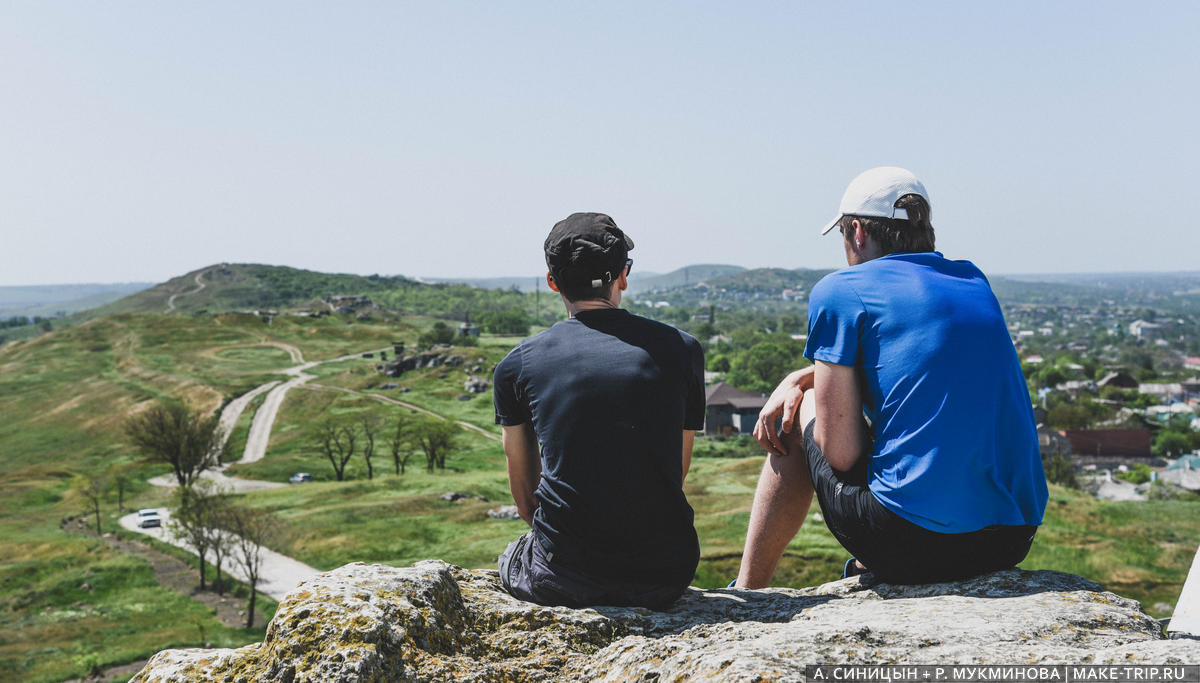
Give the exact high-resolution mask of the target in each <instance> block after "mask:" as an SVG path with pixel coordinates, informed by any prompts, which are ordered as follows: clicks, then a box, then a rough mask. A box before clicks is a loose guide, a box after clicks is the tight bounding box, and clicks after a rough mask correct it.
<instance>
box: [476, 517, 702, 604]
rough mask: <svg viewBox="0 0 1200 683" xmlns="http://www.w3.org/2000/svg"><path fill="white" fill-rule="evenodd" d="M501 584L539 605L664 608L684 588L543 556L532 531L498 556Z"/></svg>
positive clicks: (540, 545)
mask: <svg viewBox="0 0 1200 683" xmlns="http://www.w3.org/2000/svg"><path fill="white" fill-rule="evenodd" d="M498 564H499V569H500V585H501V586H504V590H506V591H508V593H509V594H510V595H512V596H513V597H515V598H520V599H521V600H528V601H529V602H536V603H538V604H539V605H562V606H565V607H587V606H591V605H620V606H633V607H649V608H651V609H666V607H667V606H669V605H670V604H671V603H672V602H675V600H676V599H677V598H678V597H679V596H680V595H682V594H683V591H684V590H686V589H687V587H688V582H686V581H685V582H683V583H682V584H678V583H676V584H661V583H641V582H637V581H613V580H601V579H597V578H594V577H592V576H589V575H588V574H586V573H584V572H581V571H579V570H577V569H573V568H571V567H566V566H563V565H562V564H561V563H559V562H558V561H551V560H550V559H549V558H547V556H546V551H545V549H544V548H542V544H541V543H539V542H538V540H537V538H536V537H535V536H534V533H533V532H532V531H526V532H525V533H524V534H523V535H522V536H521V537H520V538H518V539H517V540H515V541H513V542H512V543H509V544H508V548H507V549H506V550H505V551H504V553H503V554H502V555H500V558H499V562H498Z"/></svg>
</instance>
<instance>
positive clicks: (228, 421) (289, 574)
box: [120, 275, 500, 600]
mask: <svg viewBox="0 0 1200 683" xmlns="http://www.w3.org/2000/svg"><path fill="white" fill-rule="evenodd" d="M196 278H197V283H199V278H200V276H199V275H197V276H196ZM200 284H201V288H203V283H200ZM196 291H199V290H196ZM271 345H272V346H279V347H280V348H285V350H287V351H288V353H289V354H290V355H291V357H292V360H293V361H303V360H304V356H303V355H302V354H301V353H300V350H299V349H297V348H296V347H294V346H290V345H287V344H271ZM387 348H389V347H384V348H383V349H376V350H374V351H365V352H360V353H351V354H347V355H345V356H339V357H337V358H331V359H329V360H323V361H309V362H302V363H301V364H300V365H296V366H293V367H290V368H287V369H286V370H282V371H281V373H282V374H285V375H289V376H290V377H291V379H289V380H287V381H285V382H283V383H280V381H279V380H276V381H273V382H268V383H266V384H264V385H262V386H259V387H255V388H254V389H252V390H250V391H248V392H246V393H244V394H242V395H241V396H238V397H237V398H235V399H233V400H232V401H230V402H229V403H228V404H226V405H225V408H224V409H223V410H222V411H221V417H220V419H219V422H218V427H217V428H218V429H219V430H220V434H221V440H220V444H221V446H220V448H222V449H223V448H224V446H225V444H226V443H227V442H228V441H229V436H230V434H231V433H232V432H233V428H234V426H235V425H236V424H237V421H238V419H239V418H240V417H241V415H242V413H243V412H244V411H245V409H246V406H248V405H249V404H250V402H251V401H253V400H254V399H255V398H256V397H258V396H259V395H261V394H263V393H264V392H267V397H266V398H265V399H263V403H262V405H261V406H259V408H258V410H257V411H256V412H255V413H254V419H253V420H252V421H251V423H250V433H249V435H248V436H247V438H246V448H245V449H244V450H243V451H242V457H241V459H240V460H238V461H237V462H238V464H245V463H251V462H257V461H259V460H262V458H263V456H264V455H265V454H266V452H267V444H268V443H269V442H270V440H271V428H272V427H273V426H274V424H275V417H276V415H278V414H279V407H280V406H281V405H283V399H284V397H285V396H287V392H289V391H291V390H292V389H294V388H296V387H298V386H300V385H302V384H304V383H306V382H308V381H310V380H312V379H315V378H316V375H310V374H308V373H306V372H305V370H310V369H312V368H314V367H316V366H318V365H321V364H322V363H337V362H341V361H346V360H351V359H354V358H360V357H362V355H363V353H378V352H379V351H385V350H387ZM314 386H316V387H318V388H321V389H326V390H332V391H343V392H345V393H348V394H355V395H358V396H365V397H368V398H372V399H375V400H377V401H381V402H384V403H391V404H394V405H397V406H401V407H404V408H408V409H409V410H415V411H417V412H420V413H424V414H425V415H429V416H431V417H436V418H439V419H443V420H446V419H448V418H446V417H445V416H442V415H438V414H437V413H434V412H433V411H430V410H427V409H425V408H422V407H420V406H417V405H413V404H411V403H406V402H404V401H399V400H397V399H394V398H391V397H388V396H383V395H382V394H364V393H362V392H360V391H355V390H353V389H346V388H343V387H331V386H327V385H314ZM453 422H455V424H457V425H459V426H460V427H462V428H463V429H469V430H471V431H474V432H478V433H479V434H482V435H484V436H486V437H488V438H490V439H494V440H497V441H499V440H500V437H499V436H497V435H496V434H493V433H491V432H489V431H487V430H485V429H483V428H481V427H478V426H476V425H473V424H470V423H468V422H463V421H461V420H454V421H453ZM228 466H229V464H225V465H221V466H220V467H217V468H215V469H212V470H206V471H205V472H203V473H201V475H200V476H201V477H202V478H204V479H207V480H209V481H212V482H214V483H215V484H217V485H218V486H220V487H223V488H225V489H227V490H229V491H233V492H236V493H246V492H249V491H261V490H263V489H273V488H281V487H283V486H287V484H283V483H280V482H274V481H262V480H257V479H242V478H239V477H230V476H227V475H226V474H225V468H227V467H228ZM149 481H150V483H151V484H154V485H155V486H175V485H176V484H177V482H176V480H175V477H174V475H172V474H164V475H161V476H157V477H154V478H152V479H150V480H149ZM159 515H160V516H161V517H162V519H163V526H162V527H155V528H150V529H142V528H140V527H138V525H137V514H136V513H134V514H130V515H125V516H124V517H122V518H121V520H120V523H121V526H122V527H124V528H126V529H129V530H130V531H135V532H137V533H141V534H146V535H148V536H152V537H154V538H157V539H158V540H160V541H163V542H164V543H170V544H171V545H175V546H178V547H180V548H183V549H185V550H187V551H189V552H192V553H195V552H196V551H195V549H194V548H192V547H191V546H190V545H188V544H187V542H185V541H183V540H182V539H179V538H176V537H175V536H174V534H172V533H171V532H170V530H169V527H168V525H167V520H168V519H170V511H169V510H167V509H166V508H160V509H159ZM262 552H263V564H262V570H261V572H260V577H261V578H260V579H259V583H258V589H259V590H260V591H262V592H263V593H264V594H266V595H269V596H271V597H272V598H274V599H276V600H282V599H283V598H284V596H285V595H287V594H288V593H289V592H290V591H291V590H292V589H293V588H295V587H296V585H297V584H299V583H300V582H301V581H303V580H305V579H307V578H310V577H312V576H315V575H316V574H318V573H319V571H318V570H317V569H314V568H313V567H310V566H308V565H306V564H304V563H303V562H300V561H299V560H296V559H293V558H290V557H288V556H286V555H283V554H280V553H277V552H275V551H273V550H270V549H268V548H262ZM225 569H226V571H228V572H230V573H232V575H233V576H235V577H237V578H238V579H239V580H241V581H246V580H247V579H246V577H245V574H244V573H243V572H242V570H241V568H240V567H237V566H233V567H226V568H225Z"/></svg>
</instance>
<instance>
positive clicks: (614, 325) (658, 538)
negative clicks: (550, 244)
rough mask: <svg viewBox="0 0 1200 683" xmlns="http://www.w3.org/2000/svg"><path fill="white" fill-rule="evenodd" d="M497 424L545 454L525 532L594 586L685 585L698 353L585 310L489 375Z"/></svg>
mask: <svg viewBox="0 0 1200 683" xmlns="http://www.w3.org/2000/svg"><path fill="white" fill-rule="evenodd" d="M493 391H494V398H495V402H496V422H497V423H498V424H501V425H507V426H512V425H520V424H525V423H532V425H533V429H534V431H535V432H536V434H537V440H538V443H539V444H541V451H542V476H541V480H540V481H539V482H538V486H537V489H536V490H535V491H534V495H535V496H536V497H537V499H538V504H539V505H538V508H537V510H536V511H535V512H534V515H533V532H534V535H535V537H536V538H537V539H538V541H539V542H540V543H541V544H542V547H543V548H545V549H546V551H547V552H548V553H553V556H554V561H555V562H559V563H562V564H564V565H566V566H569V567H572V568H574V569H576V570H578V571H581V572H584V573H586V574H588V575H590V576H591V577H593V578H596V579H611V580H614V581H631V582H637V583H654V582H662V583H663V584H664V585H672V584H686V583H688V582H690V581H691V579H692V576H693V575H694V574H695V571H696V565H697V563H698V562H699V559H700V545H699V542H698V540H697V538H696V530H695V527H694V526H693V519H692V518H693V514H692V508H691V506H690V505H688V502H687V498H686V497H685V496H684V494H683V430H685V429H700V428H701V427H702V426H703V424H704V352H703V351H702V350H701V348H700V344H699V343H697V342H696V340H695V339H693V338H692V337H691V336H690V335H688V334H686V333H684V332H680V331H679V330H677V329H675V328H673V327H670V326H669V325H664V324H662V323H659V322H655V321H653V320H647V319H646V318H642V317H639V316H636V315H632V314H630V313H629V312H628V311H625V310H623V309H601V310H592V311H581V312H580V313H578V314H576V316H575V317H574V318H572V319H570V320H565V321H563V322H559V323H556V324H555V325H554V326H553V327H551V328H550V329H548V330H546V331H545V332H542V333H541V334H538V335H536V336H534V337H531V338H529V339H526V340H525V341H523V342H521V343H520V344H519V345H518V346H517V347H516V348H515V349H513V350H512V352H510V353H509V354H508V356H507V357H505V359H504V360H502V361H501V362H500V364H499V365H497V366H496V372H495V385H494V390H493Z"/></svg>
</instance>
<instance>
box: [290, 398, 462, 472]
mask: <svg viewBox="0 0 1200 683" xmlns="http://www.w3.org/2000/svg"><path fill="white" fill-rule="evenodd" d="M460 431H461V430H460V429H459V427H458V425H456V424H454V423H452V422H448V421H446V420H442V419H438V418H433V417H426V416H423V415H405V414H402V415H399V416H397V417H396V418H395V419H393V420H392V421H391V422H385V421H383V420H380V419H378V418H376V417H374V416H360V417H357V418H346V419H337V418H330V419H327V420H325V421H324V422H321V423H320V424H319V425H317V426H316V427H315V428H314V429H313V430H312V432H311V434H310V439H311V442H312V443H313V445H314V446H315V447H316V449H317V450H318V451H319V452H320V453H321V454H322V455H324V456H325V459H326V460H328V461H329V464H330V466H331V467H332V468H333V475H334V477H335V478H336V479H337V481H344V480H345V478H346V468H347V466H348V465H349V464H350V461H351V460H352V459H353V458H354V457H355V456H356V455H357V456H358V457H359V459H360V460H362V462H363V464H364V466H365V467H366V468H367V479H374V478H375V468H376V467H378V466H379V460H378V459H377V458H380V457H381V456H382V457H385V458H386V457H390V460H391V465H392V466H393V468H394V471H395V473H396V474H397V475H402V474H404V473H405V472H406V471H407V468H408V462H409V460H411V459H412V458H413V457H414V456H415V455H420V456H423V457H424V459H425V469H426V470H427V471H429V472H433V471H434V470H435V469H436V470H445V469H446V458H447V457H449V456H450V455H451V454H452V453H453V451H454V448H455V447H456V446H457V442H458V437H459V434H460ZM385 462H386V461H385Z"/></svg>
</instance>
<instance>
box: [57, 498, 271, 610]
mask: <svg viewBox="0 0 1200 683" xmlns="http://www.w3.org/2000/svg"><path fill="white" fill-rule="evenodd" d="M90 520H91V518H84V517H76V518H74V519H71V520H70V521H68V522H66V523H65V524H64V525H63V529H64V530H65V531H68V532H70V533H74V534H81V535H85V536H90V537H92V538H95V537H96V531H95V529H94V528H93V527H91V526H90V525H89V522H90ZM100 540H102V541H104V544H105V545H107V546H108V547H110V548H112V549H113V550H117V551H120V552H123V553H126V554H128V555H136V556H137V557H140V558H142V559H143V560H145V561H146V562H149V563H150V567H151V568H153V569H154V576H155V578H157V579H158V582H159V584H161V585H162V586H163V587H165V588H170V589H171V590H173V591H175V592H176V593H180V594H182V595H186V596H187V597H189V598H191V599H192V600H195V601H196V602H199V603H201V604H203V605H205V606H206V607H208V608H210V609H212V610H213V612H214V613H215V614H216V615H217V619H219V620H220V621H221V623H222V624H224V625H226V626H229V627H231V628H242V627H243V626H245V625H246V600H245V599H244V598H239V597H237V596H235V595H232V594H229V593H226V594H225V595H217V594H216V593H214V592H212V591H211V590H208V589H205V590H203V591H202V590H200V575H199V570H198V569H197V568H196V566H195V565H192V564H189V563H187V562H184V561H182V560H180V559H179V558H177V557H175V556H173V555H168V554H166V553H164V552H162V551H161V550H156V549H154V548H153V547H151V546H150V545H149V544H146V543H143V542H141V541H135V540H130V539H126V538H120V537H118V536H114V535H113V534H107V533H106V534H104V535H103V536H101V538H100ZM197 561H199V560H197ZM221 576H222V579H224V580H226V581H228V580H229V579H228V577H226V576H225V575H224V574H222V575H221ZM207 578H208V580H209V581H211V580H212V578H213V577H212V576H211V572H210V575H209V576H208V577H207ZM256 609H257V611H258V614H257V615H255V617H254V623H255V624H264V623H266V619H265V618H264V617H263V613H262V610H261V609H258V608H256Z"/></svg>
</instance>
